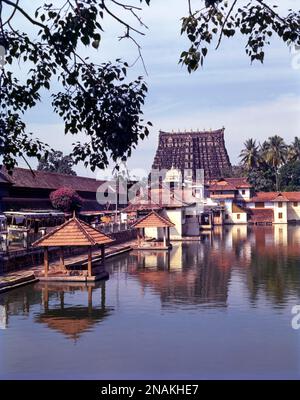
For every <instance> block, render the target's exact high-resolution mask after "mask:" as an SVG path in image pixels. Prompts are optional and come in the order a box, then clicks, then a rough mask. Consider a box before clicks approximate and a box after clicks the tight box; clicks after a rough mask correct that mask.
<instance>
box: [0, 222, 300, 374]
mask: <svg viewBox="0 0 300 400" xmlns="http://www.w3.org/2000/svg"><path fill="white" fill-rule="evenodd" d="M167 254H168V253H167V252H164V251H161V252H159V251H144V252H139V251H133V252H131V253H128V254H126V255H122V256H119V257H117V258H113V259H111V260H110V261H109V262H107V269H108V271H109V272H110V278H109V280H108V281H106V282H101V283H99V284H97V285H96V286H93V285H91V286H85V285H83V284H73V283H70V284H66V283H63V284H59V283H56V284H55V283H36V284H34V285H31V286H26V287H23V288H19V289H16V290H14V291H11V292H8V293H6V294H3V295H1V296H0V328H1V329H0V378H1V379H5V378H24V379H33V378H34V379H39V378H40V379H47V378H65V379H114V378H116V379H117V378H119V379H127V378H129V379H130V378H137V379H139V378H141V379H150V378H170V379H172V378H173V379H176V378H191V379H192V378H193V379H201V378H221V379H222V378H224V379H225V378H272V379H277V378H298V379H299V378H300V330H294V329H293V328H292V324H291V321H292V317H293V315H292V312H291V310H292V307H293V306H294V305H296V304H300V226H290V227H287V226H277V225H276V226H273V227H272V226H271V227H258V228H250V227H247V226H233V227H228V228H224V229H220V230H215V232H214V233H213V235H211V234H210V233H209V234H207V235H206V236H203V237H202V238H201V240H200V241H199V242H198V241H197V242H196V241H195V242H177V243H174V244H173V249H172V251H171V253H170V255H169V256H168V255H167Z"/></svg>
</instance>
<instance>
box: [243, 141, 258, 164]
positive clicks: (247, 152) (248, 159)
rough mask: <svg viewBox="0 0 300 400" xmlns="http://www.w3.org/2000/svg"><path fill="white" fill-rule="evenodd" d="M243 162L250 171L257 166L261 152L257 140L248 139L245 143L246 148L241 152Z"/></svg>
mask: <svg viewBox="0 0 300 400" xmlns="http://www.w3.org/2000/svg"><path fill="white" fill-rule="evenodd" d="M240 158H241V164H242V166H243V167H244V168H245V169H246V170H247V171H250V170H252V169H253V168H257V167H258V166H259V163H260V153H259V148H258V145H257V144H256V140H253V139H248V140H246V142H245V143H244V149H243V150H242V151H241V153H240Z"/></svg>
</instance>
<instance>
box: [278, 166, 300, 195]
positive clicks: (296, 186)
mask: <svg viewBox="0 0 300 400" xmlns="http://www.w3.org/2000/svg"><path fill="white" fill-rule="evenodd" d="M279 186H280V190H285V191H300V161H290V162H288V163H286V164H285V165H283V166H282V167H281V168H280V171H279Z"/></svg>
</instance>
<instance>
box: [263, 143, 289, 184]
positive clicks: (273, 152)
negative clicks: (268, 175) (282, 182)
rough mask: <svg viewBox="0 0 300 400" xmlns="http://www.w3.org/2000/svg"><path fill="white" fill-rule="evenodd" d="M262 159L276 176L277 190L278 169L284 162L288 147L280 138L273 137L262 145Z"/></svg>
mask: <svg viewBox="0 0 300 400" xmlns="http://www.w3.org/2000/svg"><path fill="white" fill-rule="evenodd" d="M262 148H263V157H264V160H265V161H266V163H267V164H268V165H269V166H270V167H272V169H273V170H274V171H275V176H276V190H277V191H278V190H279V175H278V173H279V168H280V167H281V166H282V165H283V164H284V163H285V162H286V160H287V154H288V147H287V145H286V144H285V142H284V140H283V139H282V137H280V136H278V135H275V136H272V137H270V138H269V139H268V140H267V141H266V142H265V143H264V144H263V147H262Z"/></svg>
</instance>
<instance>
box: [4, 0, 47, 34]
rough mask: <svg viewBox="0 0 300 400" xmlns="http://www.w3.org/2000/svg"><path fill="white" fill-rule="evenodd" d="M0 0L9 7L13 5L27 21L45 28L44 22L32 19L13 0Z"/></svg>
mask: <svg viewBox="0 0 300 400" xmlns="http://www.w3.org/2000/svg"><path fill="white" fill-rule="evenodd" d="M1 2H3V3H5V4H7V5H9V6H11V7H14V8H15V10H18V11H19V12H20V13H21V14H22V15H23V16H24V17H25V18H26V19H28V21H29V22H31V23H32V24H33V25H37V26H39V27H40V28H43V29H46V28H47V27H46V26H45V25H44V24H42V23H41V22H38V21H36V20H34V19H33V18H31V16H30V15H28V14H27V13H26V12H25V11H24V10H23V8H21V7H20V6H19V5H18V3H14V2H12V1H10V0H1Z"/></svg>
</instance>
